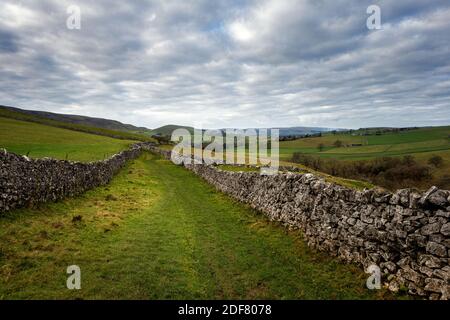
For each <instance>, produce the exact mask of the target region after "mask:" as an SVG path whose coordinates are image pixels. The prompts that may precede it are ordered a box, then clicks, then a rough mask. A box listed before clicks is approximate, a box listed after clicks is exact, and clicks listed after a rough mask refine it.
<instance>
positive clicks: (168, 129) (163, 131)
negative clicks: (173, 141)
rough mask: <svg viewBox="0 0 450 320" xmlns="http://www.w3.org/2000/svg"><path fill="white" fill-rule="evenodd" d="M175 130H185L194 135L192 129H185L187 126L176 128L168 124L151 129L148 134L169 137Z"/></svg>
mask: <svg viewBox="0 0 450 320" xmlns="http://www.w3.org/2000/svg"><path fill="white" fill-rule="evenodd" d="M176 129H187V130H188V131H189V132H190V133H191V134H193V133H194V128H193V127H187V126H178V125H174V124H169V125H166V126H162V127H159V128H156V129H153V130H152V131H151V132H150V134H151V135H162V136H171V135H172V132H173V131H175V130H176Z"/></svg>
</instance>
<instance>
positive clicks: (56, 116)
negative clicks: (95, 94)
mask: <svg viewBox="0 0 450 320" xmlns="http://www.w3.org/2000/svg"><path fill="white" fill-rule="evenodd" d="M0 108H4V109H8V110H10V111H14V112H20V113H26V114H30V115H35V116H38V117H41V118H46V119H50V120H55V121H61V122H66V123H73V124H80V125H85V126H92V127H97V128H103V129H110V130H120V131H133V132H144V131H148V130H149V129H147V128H145V127H136V126H133V125H131V124H125V123H122V122H119V121H116V120H109V119H102V118H93V117H87V116H80V115H72V114H60V113H53V112H47V111H35V110H24V109H20V108H14V107H7V106H0Z"/></svg>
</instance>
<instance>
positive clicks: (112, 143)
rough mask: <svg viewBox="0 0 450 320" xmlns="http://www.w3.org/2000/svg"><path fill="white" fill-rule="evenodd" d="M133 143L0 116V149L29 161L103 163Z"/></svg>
mask: <svg viewBox="0 0 450 320" xmlns="http://www.w3.org/2000/svg"><path fill="white" fill-rule="evenodd" d="M136 142H137V141H133V140H122V139H114V138H110V137H106V136H100V135H95V134H89V133H84V132H80V131H73V130H66V129H62V128H57V127H53V126H47V125H42V124H39V123H34V122H25V121H20V120H15V119H10V118H3V117H0V148H5V149H6V150H8V151H10V152H14V153H17V154H22V155H28V156H29V157H31V158H42V157H53V158H56V159H61V160H65V159H67V160H74V161H84V162H88V161H95V160H103V159H105V158H107V157H110V156H112V155H113V154H115V153H118V152H120V151H122V150H125V149H127V148H128V147H129V146H130V144H133V143H136Z"/></svg>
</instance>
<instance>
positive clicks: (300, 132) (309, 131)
mask: <svg viewBox="0 0 450 320" xmlns="http://www.w3.org/2000/svg"><path fill="white" fill-rule="evenodd" d="M180 128H184V129H187V130H188V131H189V132H190V133H191V134H192V133H193V132H194V128H193V127H188V126H179V125H174V124H170V125H166V126H162V127H159V128H157V129H154V130H151V131H150V134H151V135H163V136H170V135H171V134H172V132H173V131H174V130H175V129H180ZM227 129H230V128H223V129H218V130H220V131H222V132H223V133H225V131H226V130H227ZM250 129H254V130H255V131H256V132H258V130H259V129H258V128H250ZM269 129H279V130H280V137H286V136H304V135H313V134H317V133H321V132H330V131H333V130H336V131H343V130H346V129H335V128H322V127H286V128H269ZM243 130H246V129H243Z"/></svg>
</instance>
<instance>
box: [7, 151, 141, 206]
mask: <svg viewBox="0 0 450 320" xmlns="http://www.w3.org/2000/svg"><path fill="white" fill-rule="evenodd" d="M147 145H148V144H147V143H138V144H135V145H133V146H132V147H131V148H130V149H129V150H125V151H122V152H120V153H118V154H115V155H114V156H112V157H111V158H109V159H106V160H104V161H96V162H90V163H81V162H73V161H61V160H55V159H50V158H44V159H29V158H27V157H25V156H20V155H16V154H14V153H9V152H7V151H6V150H0V212H6V211H9V210H12V209H16V208H21V207H26V206H32V205H35V204H38V203H44V202H48V201H57V200H60V199H63V198H65V197H68V196H74V195H77V194H80V193H82V192H84V191H86V190H89V189H92V188H94V187H97V186H101V185H105V184H107V183H108V182H109V181H111V179H112V178H113V176H114V175H115V174H116V173H117V172H118V171H119V170H120V169H121V168H122V167H123V166H124V164H125V163H126V162H127V161H128V160H131V159H135V158H137V157H138V156H139V155H140V154H141V152H142V150H143V149H144V148H145V147H146V146H147Z"/></svg>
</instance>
